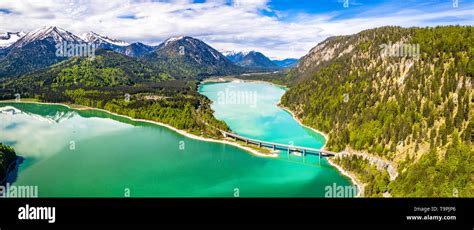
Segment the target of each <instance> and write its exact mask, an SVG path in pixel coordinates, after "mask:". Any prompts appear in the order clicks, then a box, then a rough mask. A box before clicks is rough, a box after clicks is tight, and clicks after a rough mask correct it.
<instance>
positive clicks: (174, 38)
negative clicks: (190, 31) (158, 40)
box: [164, 36, 191, 46]
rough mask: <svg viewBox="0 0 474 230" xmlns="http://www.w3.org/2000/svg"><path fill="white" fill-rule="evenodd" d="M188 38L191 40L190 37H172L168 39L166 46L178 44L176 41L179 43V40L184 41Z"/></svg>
mask: <svg viewBox="0 0 474 230" xmlns="http://www.w3.org/2000/svg"><path fill="white" fill-rule="evenodd" d="M186 38H191V37H189V36H173V37H170V38H168V39H166V41H165V42H164V45H165V46H166V45H168V44H170V43H173V42H176V41H179V40H182V39H186Z"/></svg>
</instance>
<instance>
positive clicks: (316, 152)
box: [221, 130, 337, 158]
mask: <svg viewBox="0 0 474 230" xmlns="http://www.w3.org/2000/svg"><path fill="white" fill-rule="evenodd" d="M221 133H222V135H224V137H228V138H233V139H234V140H236V141H237V140H241V141H244V142H245V143H246V144H249V143H250V144H255V145H257V146H258V147H260V148H261V147H267V148H271V149H273V150H286V151H287V152H288V156H289V155H290V153H291V152H299V153H301V154H302V156H303V157H306V155H307V154H311V155H317V156H319V158H321V157H329V156H335V155H336V154H337V153H336V152H331V151H327V150H322V149H314V148H306V147H301V146H293V145H285V144H279V143H274V142H268V141H260V140H255V139H251V138H247V137H243V136H239V135H237V134H235V133H229V132H226V131H222V130H221Z"/></svg>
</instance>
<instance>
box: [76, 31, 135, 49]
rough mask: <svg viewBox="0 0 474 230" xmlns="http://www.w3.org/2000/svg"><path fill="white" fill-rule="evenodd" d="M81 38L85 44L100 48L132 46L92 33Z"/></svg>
mask: <svg viewBox="0 0 474 230" xmlns="http://www.w3.org/2000/svg"><path fill="white" fill-rule="evenodd" d="M81 38H82V40H84V41H85V42H88V43H95V44H99V47H100V46H104V45H105V46H110V45H113V46H121V47H123V46H128V45H130V44H129V43H128V42H125V41H121V40H117V39H112V38H109V37H107V36H104V35H100V34H98V33H94V32H92V31H90V32H88V33H85V34H82V35H81Z"/></svg>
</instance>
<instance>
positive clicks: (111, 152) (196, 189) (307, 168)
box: [0, 83, 351, 197]
mask: <svg viewBox="0 0 474 230" xmlns="http://www.w3.org/2000/svg"><path fill="white" fill-rule="evenodd" d="M235 84H236V85H233V84H230V85H226V84H209V85H207V84H206V85H203V86H201V89H200V90H201V92H202V93H203V94H205V95H208V96H209V97H210V98H211V99H213V96H212V94H213V92H217V94H216V95H218V94H219V93H218V91H219V90H218V88H219V87H228V86H231V87H234V86H235V87H241V88H240V89H241V90H250V91H252V90H254V89H258V92H259V94H257V100H256V101H257V104H256V107H257V108H258V109H256V110H255V111H258V112H250V111H247V112H245V111H241V109H242V108H240V109H237V107H239V106H240V105H239V106H235V105H234V106H232V105H228V106H229V107H227V108H228V111H226V110H225V108H224V107H221V106H220V105H219V104H218V103H214V105H213V107H214V109H215V110H216V116H217V117H218V118H220V119H224V120H225V121H226V122H228V124H229V125H230V127H231V128H232V129H234V130H235V131H236V132H237V133H239V134H242V135H246V136H249V137H254V138H258V139H263V140H271V141H277V142H282V143H288V142H290V141H293V142H294V144H295V145H305V146H308V147H320V146H322V145H323V144H324V138H322V137H321V136H320V135H319V134H317V133H314V132H312V131H311V130H308V129H306V128H302V127H300V126H299V125H298V124H297V123H296V121H294V120H293V119H292V117H291V115H289V114H288V113H287V112H285V111H283V110H281V109H279V108H278V107H276V103H275V101H278V100H279V97H281V94H282V91H283V89H281V88H278V87H276V86H273V85H270V84H263V85H258V84H257V85H254V84H255V83H245V84H244V85H239V84H241V83H235ZM216 87H217V88H216ZM216 90H217V91H216ZM224 90H225V89H224ZM224 92H225V91H224ZM260 94H261V96H259V95H260ZM223 105H225V103H224V104H223ZM244 106H245V105H244ZM232 110H234V111H233V112H231V111H232ZM0 111H1V112H0V142H2V143H5V144H8V145H12V146H13V147H14V148H15V150H16V151H17V154H18V155H19V156H21V157H22V158H24V161H23V163H22V164H21V165H20V168H19V173H18V176H17V178H16V180H15V182H14V183H13V184H14V185H36V186H38V194H39V196H40V197H124V196H127V195H130V196H131V197H234V196H240V197H321V196H324V193H325V190H324V188H325V187H326V186H328V185H329V186H331V185H332V184H333V183H336V184H337V185H343V186H344V185H351V183H350V181H349V180H348V178H346V177H344V176H342V175H341V174H340V173H339V172H338V171H337V170H336V169H334V168H333V167H332V166H330V165H328V163H327V162H326V160H324V159H323V160H322V161H321V162H320V161H319V159H318V157H317V156H309V157H308V158H307V159H306V161H305V162H304V163H303V161H302V158H301V157H298V156H290V157H289V158H288V157H287V155H286V154H282V155H281V156H280V157H279V158H276V159H270V158H260V157H256V156H253V155H251V154H250V153H248V152H246V151H244V150H241V149H239V148H237V147H234V146H230V145H225V144H220V143H212V142H204V141H199V140H194V139H190V138H187V137H185V136H182V135H180V134H178V133H176V132H174V131H172V130H169V129H167V128H165V127H162V126H159V125H155V124H150V123H146V122H136V121H132V120H129V119H126V118H122V117H118V116H114V115H110V114H108V113H105V112H101V111H94V110H88V111H77V110H72V109H69V108H67V107H64V106H60V105H43V104H31V103H0ZM236 111H241V112H239V113H238V114H240V115H239V116H237V117H233V116H234V115H235V112H236ZM233 114H234V115H233ZM238 114H237V115H238ZM252 116H253V117H254V119H252ZM239 118H240V119H242V120H239Z"/></svg>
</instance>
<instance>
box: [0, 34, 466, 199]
mask: <svg viewBox="0 0 474 230" xmlns="http://www.w3.org/2000/svg"><path fill="white" fill-rule="evenodd" d="M473 33H474V31H473V30H472V26H445V27H436V28H401V27H391V26H387V27H380V28H375V29H370V30H364V31H362V32H360V33H357V34H354V35H347V36H336V37H330V38H328V39H326V40H324V41H323V42H321V43H319V44H318V45H317V46H316V47H314V48H313V49H312V50H311V51H310V52H309V53H308V54H307V55H306V56H304V57H302V58H301V59H300V60H299V61H298V62H297V64H294V63H295V60H286V61H285V60H282V61H281V62H278V61H277V60H270V59H269V58H267V57H265V56H264V55H263V54H262V53H260V52H256V51H250V52H229V53H228V54H227V55H224V54H223V53H220V52H219V51H217V50H216V49H214V48H212V47H211V46H209V45H207V44H206V43H204V42H203V41H201V40H198V39H196V38H192V37H189V36H179V37H171V38H169V39H167V40H165V41H164V42H163V43H161V44H160V45H157V46H148V45H145V44H142V43H131V44H130V43H126V42H122V41H120V40H116V39H112V38H109V37H107V36H103V35H99V34H97V33H93V32H90V33H88V34H85V35H83V36H76V35H74V34H72V33H70V32H68V31H66V30H63V29H60V28H57V27H45V28H42V29H39V30H36V31H33V32H30V33H26V34H25V35H24V36H23V37H22V38H19V39H18V40H16V41H15V42H14V43H13V44H11V45H9V46H8V47H6V48H0V60H1V62H0V84H1V85H2V87H1V88H0V99H1V100H10V102H8V103H7V105H9V106H14V107H15V108H18V107H21V108H23V110H24V113H25V114H36V115H39V116H46V117H48V116H51V115H52V114H49V113H48V112H47V113H46V114H44V112H43V111H50V110H51V109H52V108H50V107H49V106H47V105H44V106H40V105H27V104H25V105H23V104H19V103H16V104H15V103H14V102H11V100H15V99H18V100H22V99H27V98H29V99H32V100H34V101H39V102H46V103H62V104H71V105H78V106H85V107H86V109H87V108H89V107H90V108H95V109H100V110H103V111H97V110H84V111H82V110H81V111H79V110H77V111H72V110H71V109H67V111H68V113H72V114H75V115H74V116H76V117H77V116H78V115H77V114H79V117H78V119H79V118H80V117H82V118H80V119H86V118H89V117H94V116H98V117H99V118H104V117H106V118H109V119H112V120H119V123H121V124H120V125H119V126H121V125H124V126H127V125H126V124H130V123H132V124H133V125H135V126H137V127H141V126H142V123H140V122H145V121H153V122H157V123H159V124H163V125H169V128H171V129H175V131H178V132H179V131H184V132H186V133H188V134H190V135H193V136H195V137H199V138H207V139H214V140H221V141H222V140H223V136H222V133H221V130H223V131H232V132H235V133H237V134H240V135H244V136H246V137H249V138H255V139H259V140H268V141H274V142H278V143H283V144H288V142H290V144H294V145H302V146H307V145H310V146H311V147H314V148H322V147H323V146H324V148H325V149H328V150H331V151H334V152H337V153H338V154H337V155H336V156H335V157H334V158H330V159H328V161H329V162H328V161H326V159H324V162H322V163H321V162H320V164H321V165H316V166H315V165H314V164H311V163H315V162H312V160H311V159H309V162H308V163H310V165H306V164H303V166H301V167H303V168H305V169H304V170H303V171H302V172H304V173H307V174H304V176H303V177H304V178H306V177H308V179H309V178H313V179H314V177H316V176H315V175H318V176H317V180H318V181H320V182H316V181H315V180H313V179H311V180H309V181H311V183H312V185H311V188H312V190H311V191H310V190H308V191H306V190H304V191H305V192H302V193H301V194H300V195H301V196H303V197H304V196H311V197H312V196H319V197H321V196H323V194H324V186H327V185H331V184H332V183H329V182H331V181H338V184H343V185H349V184H350V183H351V182H350V181H351V180H349V179H348V178H347V177H345V176H344V175H342V174H341V172H338V171H337V169H336V168H335V167H333V166H332V165H331V164H333V165H335V166H337V167H338V168H339V170H340V171H342V172H344V173H345V174H346V175H349V176H350V177H352V181H358V182H357V184H359V186H363V187H364V189H363V190H364V196H368V197H382V196H386V197H387V196H391V197H451V196H453V194H456V196H463V197H466V196H467V197H469V196H472V195H473V194H474V187H473V186H474V185H473V184H474V183H473V181H474V177H473V175H474V174H473V170H474V169H473V167H472V166H473V165H474V158H473V154H474V153H473V143H472V141H473V133H472V127H473V126H474V121H473V119H472V116H473V111H472V103H473V96H472V94H473V90H472V80H471V79H472V76H473V71H474V64H473V61H472V56H473V55H474V54H473V51H472V48H470V47H469V44H472V43H474V41H473V40H472V39H473V37H474V36H473ZM62 42H69V43H73V44H76V43H77V44H79V43H83V42H92V43H95V44H97V45H98V47H99V49H98V50H97V51H96V52H95V57H94V58H88V57H70V58H66V57H64V58H58V57H56V56H55V55H54V51H55V49H54V47H55V46H56V45H57V44H59V43H62ZM404 43H406V44H418V45H419V47H421V49H420V50H419V53H418V54H417V55H418V56H416V57H413V56H401V57H400V56H395V57H391V56H389V57H385V56H383V55H382V54H381V48H380V47H384V45H386V44H401V45H403V44H404ZM33 50H34V51H33ZM53 56H54V57H53ZM262 72H264V73H263V74H262ZM216 79H217V80H216ZM212 81H217V82H212ZM229 81H230V82H229ZM265 82H270V83H272V84H268V83H265ZM279 85H281V86H284V87H279ZM233 88H235V89H233ZM232 90H237V91H232ZM228 93H231V94H232V95H235V94H236V93H249V94H247V95H249V96H250V98H247V99H250V100H249V101H244V102H243V103H241V102H238V101H230V102H229V101H227V102H226V101H225V100H227V99H224V102H223V103H221V102H219V101H220V100H222V95H224V96H228V95H226V94H228ZM224 98H228V97H224ZM12 103H13V104H12ZM249 105H250V106H254V107H253V108H248V107H245V106H249ZM277 105H279V106H281V107H282V108H285V109H288V110H289V111H290V112H286V111H284V110H283V109H282V108H280V107H278V106H277ZM242 106H244V107H242ZM53 107H54V109H52V110H53V111H51V112H52V113H56V112H57V111H56V112H54V111H55V110H61V111H63V110H64V109H62V108H61V109H58V108H57V107H55V106H53ZM20 110H21V111H23V110H22V109H20ZM69 110H71V111H69ZM104 111H107V112H111V113H113V114H112V115H105V114H104ZM21 114H23V113H21ZM114 114H115V115H114ZM83 115H84V116H83ZM117 115H123V116H126V117H128V118H123V119H125V120H123V119H122V118H117V117H120V116H117ZM292 115H293V116H294V117H295V119H293V117H292ZM129 118H131V119H135V120H131V119H129ZM2 121H3V120H2ZM83 122H89V121H87V119H86V120H84V121H83ZM298 122H301V123H300V124H299V123H298ZM33 123H34V122H33ZM122 123H123V124H122ZM137 124H140V125H137ZM32 125H33V126H34V125H36V124H32ZM117 125H118V124H117ZM145 126H146V125H145ZM304 126H307V127H309V128H305V127H304ZM48 129H55V127H54V126H51V127H48ZM159 129H160V130H161V129H162V128H159ZM311 129H315V130H320V131H321V132H322V133H324V134H326V135H327V137H326V138H324V136H322V135H321V134H320V133H318V132H313V131H312V130H311ZM56 132H57V135H62V132H64V130H56ZM140 132H141V131H140ZM160 132H161V131H160ZM124 135H125V134H124ZM127 135H133V134H127ZM173 135H177V134H173ZM140 136H142V135H141V134H140ZM0 137H1V136H0ZM84 138H85V137H84ZM104 138H106V139H107V141H112V139H109V137H104ZM179 138H180V137H179ZM179 138H177V139H176V140H173V141H172V143H179ZM120 140H122V141H125V140H124V139H120ZM147 140H150V139H148V138H147ZM16 141H19V140H15V141H12V140H10V141H9V142H11V143H15V142H16ZM89 141H93V140H89ZM0 142H5V140H4V139H2V138H0ZM134 142H135V143H142V144H143V145H144V146H149V143H147V144H144V143H143V142H141V141H140V140H134ZM150 142H151V143H153V142H152V141H151V140H150ZM326 142H327V143H326ZM94 143H95V142H94ZM114 143H116V142H114ZM160 143H161V142H160ZM192 143H193V145H195V148H193V150H192V154H196V153H197V152H201V153H203V152H205V151H201V147H199V146H200V145H201V144H202V143H201V142H198V141H197V142H196V140H193V142H192ZM46 144H47V143H46ZM95 144H96V145H97V146H99V147H98V148H99V149H101V151H100V152H101V154H102V153H104V152H107V150H106V149H104V147H103V146H101V145H99V143H95ZM227 144H231V145H232V144H234V145H235V144H238V145H239V146H240V147H241V148H243V149H246V150H247V151H250V152H254V153H256V154H257V155H261V156H262V154H263V156H265V155H269V154H275V153H274V152H273V153H272V152H268V151H265V150H259V149H258V148H257V147H255V146H246V145H245V144H243V143H231V142H227ZM118 145H120V144H118ZM202 145H207V144H202ZM209 145H210V146H211V147H209V151H210V152H206V153H205V154H206V157H207V158H209V159H211V158H212V157H213V155H212V153H214V154H216V153H219V154H227V153H226V151H222V150H221V148H225V149H227V148H229V147H230V146H227V145H223V144H222V143H221V144H219V145H218V144H209ZM120 146H122V145H120ZM222 146H227V147H222ZM63 147H64V146H63ZM168 147H169V146H168ZM168 147H167V146H162V147H160V148H165V149H167V148H168ZM234 147H235V146H234ZM307 147H308V146H307ZM123 148H125V149H128V148H126V147H123ZM136 148H138V149H140V151H138V152H140V153H145V152H146V154H145V155H146V156H144V157H145V158H146V157H148V158H149V157H151V155H150V154H151V153H149V152H147V151H145V150H143V149H142V148H139V147H136ZM203 148H204V147H203ZM206 148H207V147H206ZM15 149H16V148H15ZM236 149H238V148H236ZM89 150H91V149H89ZM128 150H129V151H134V150H133V149H128ZM178 150H179V149H178ZM25 151H26V150H25V149H21V151H17V152H18V153H19V155H20V156H21V154H22V153H23V154H24V153H25ZM55 151H56V152H62V153H64V152H67V149H61V150H55ZM229 151H231V152H238V153H236V154H237V155H239V154H240V155H242V152H243V153H244V154H245V151H242V149H238V150H229ZM255 151H257V152H255ZM26 152H27V151H26ZM94 152H95V151H94ZM121 153H122V154H125V152H121ZM82 154H85V155H87V154H88V153H86V152H82ZM104 154H106V155H107V154H108V156H111V157H112V156H113V155H110V154H112V153H110V152H107V153H104ZM176 154H179V153H176ZM62 155H63V154H59V155H58V157H57V159H58V160H57V162H55V163H54V164H59V162H60V160H59V158H62V157H64V156H62ZM240 155H239V157H240ZM122 157H125V155H122ZM293 157H294V156H293ZM244 158H245V157H244ZM277 158H278V159H280V158H282V156H281V155H279V156H278V157H277ZM288 158H289V157H288ZM191 159H192V158H191ZM252 159H254V158H252ZM296 159H298V158H296ZM30 160H31V159H30ZM63 160H66V159H63ZM157 160H159V159H157ZM174 160H176V159H174ZM214 160H215V159H212V160H210V162H214ZM221 160H223V159H221ZM267 160H268V161H271V160H272V159H267ZM280 160H281V159H280ZM288 160H289V159H288ZM250 161H251V160H247V159H245V160H243V161H242V162H245V163H243V165H244V164H250V165H252V164H253V163H249V162H250ZM259 161H260V160H257V162H259ZM226 162H227V161H226ZM265 162H267V161H265ZM277 162H278V160H277ZM99 163H100V162H99ZM102 164H105V161H103V162H102ZM256 164H258V163H256ZM265 164H270V165H272V164H280V163H265ZM282 164H283V163H282ZM284 164H285V166H284V167H288V168H293V167H297V166H296V165H299V163H297V162H296V163H295V162H292V161H288V162H286V161H285V163H284ZM292 164H296V165H295V166H290V165H292ZM204 165H205V164H204ZM37 167H39V166H37ZM123 167H125V168H127V167H131V166H129V165H123ZM196 167H197V166H196ZM199 167H201V166H199ZM203 167H209V166H203ZM255 167H256V168H257V166H255ZM272 167H273V166H272ZM275 167H276V166H275ZM282 167H283V166H282ZM298 167H299V166H298ZM33 168H34V167H33ZM24 170H25V172H26V171H29V170H27V169H26V168H24ZM38 170H40V171H37V172H35V170H33V169H31V171H32V172H31V173H30V174H29V177H25V178H28V179H25V180H24V181H23V180H20V182H19V183H30V182H31V183H33V182H34V181H35V177H34V176H33V175H35V173H45V175H50V174H51V172H48V171H47V169H38ZM42 170H46V171H42ZM77 170H79V169H77ZM81 170H84V169H81ZM215 170H216V171H217V172H220V170H221V169H220V168H219V167H218V168H216V169H215ZM310 171H311V173H309V172H310ZM103 173H105V174H108V173H110V172H108V171H104V172H103ZM176 173H177V172H176ZM220 173H222V172H220ZM229 173H230V172H229ZM269 173H275V172H274V171H272V170H270V172H269ZM291 173H295V172H294V171H293V169H291ZM262 175H263V174H262ZM267 175H268V176H272V174H267ZM273 175H275V174H273ZM297 175H301V174H299V173H296V174H294V176H295V177H294V178H293V179H295V180H296V178H297ZM325 175H328V176H325ZM127 176H132V175H127ZM135 176H136V175H135ZM188 176H189V175H187V176H185V177H184V178H183V180H185V178H186V177H188ZM200 176H202V175H200ZM20 179H21V176H20ZM288 179H289V178H288ZM78 180H79V179H78ZM199 180H200V179H199ZM275 180H276V179H275ZM25 181H27V182H25ZM81 181H82V180H81ZM306 182H308V181H306ZM42 183H43V186H46V187H47V186H48V185H47V184H46V181H43V182H42ZM81 183H83V184H82V185H85V184H86V181H82V182H81ZM202 183H204V184H205V182H202ZM261 183H264V182H262V181H260V182H258V183H256V184H254V185H253V186H256V187H258V186H259V185H261ZM201 185H202V184H201ZM120 186H123V185H120ZM135 186H138V184H137V185H135ZM150 186H156V185H150ZM169 186H170V188H172V189H171V190H170V191H172V192H170V193H167V192H163V191H162V190H160V189H159V188H158V187H153V189H151V190H147V191H143V193H141V192H140V194H141V195H143V196H152V195H153V194H156V195H160V194H161V195H164V196H172V195H173V194H175V195H177V196H188V194H191V195H190V196H195V195H196V196H200V195H205V196H207V195H209V196H214V195H217V196H221V195H222V196H227V195H229V194H230V193H229V194H227V193H225V194H226V195H223V193H220V192H216V193H214V192H211V193H201V192H198V193H192V192H191V191H187V192H188V193H186V192H184V193H181V192H177V190H176V189H175V187H173V186H175V185H172V184H169ZM196 186H200V185H196ZM269 186H270V187H271V186H277V184H273V185H269ZM278 186H279V185H278ZM295 186H296V185H295ZM298 186H300V185H298ZM256 187H255V188H256ZM117 189H118V187H117ZM199 189H200V190H199V191H201V189H204V188H199ZM99 190H100V189H99ZM227 190H232V189H230V188H226V191H227ZM252 191H253V190H252ZM256 191H257V190H255V193H251V194H250V196H253V195H255V196H264V195H263V194H262V193H260V192H256ZM82 192H84V191H82ZM102 192H103V193H102ZM162 192H163V193H162ZM189 192H191V193H189ZM49 194H50V195H52V196H56V195H59V196H68V195H69V194H70V193H67V192H66V193H55V192H52V190H51V193H49ZM86 194H88V195H92V196H93V194H92V193H87V192H86ZM100 194H103V195H104V196H108V195H112V193H108V192H104V191H101V193H100ZM113 194H114V195H113V196H116V195H117V193H115V192H114V193H113ZM274 195H275V196H293V195H295V194H294V193H291V192H290V193H281V194H280V193H275V194H274ZM48 196H49V195H48ZM270 196H273V195H270Z"/></svg>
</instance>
